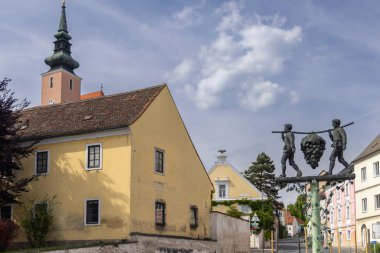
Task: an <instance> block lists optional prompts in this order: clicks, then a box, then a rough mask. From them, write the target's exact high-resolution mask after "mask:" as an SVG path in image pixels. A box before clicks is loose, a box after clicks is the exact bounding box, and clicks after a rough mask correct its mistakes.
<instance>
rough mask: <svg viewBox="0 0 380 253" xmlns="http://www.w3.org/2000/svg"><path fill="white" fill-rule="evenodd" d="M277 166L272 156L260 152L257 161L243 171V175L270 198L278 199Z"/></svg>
mask: <svg viewBox="0 0 380 253" xmlns="http://www.w3.org/2000/svg"><path fill="white" fill-rule="evenodd" d="M274 171H275V167H274V164H273V161H272V160H271V158H270V157H269V156H268V155H267V154H265V153H264V152H263V153H260V154H259V155H258V156H257V158H256V161H255V162H252V165H251V166H250V167H249V168H248V169H247V170H245V171H244V172H243V175H244V177H245V178H246V179H248V180H249V181H250V182H251V183H252V184H253V185H254V186H256V188H257V189H259V191H261V192H263V193H264V194H265V195H266V196H267V197H268V198H270V199H272V200H274V201H276V200H277V199H278V198H279V196H278V190H279V189H278V185H277V184H276V182H275V181H274V179H275V174H274Z"/></svg>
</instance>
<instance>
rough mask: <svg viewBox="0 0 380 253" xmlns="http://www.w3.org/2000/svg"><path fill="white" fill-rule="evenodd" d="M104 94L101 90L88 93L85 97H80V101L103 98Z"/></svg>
mask: <svg viewBox="0 0 380 253" xmlns="http://www.w3.org/2000/svg"><path fill="white" fill-rule="evenodd" d="M103 96H104V93H103V91H101V90H98V91H94V92H90V93H86V94H83V95H80V100H85V99H90V98H98V97H103Z"/></svg>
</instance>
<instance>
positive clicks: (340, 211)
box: [338, 207, 342, 220]
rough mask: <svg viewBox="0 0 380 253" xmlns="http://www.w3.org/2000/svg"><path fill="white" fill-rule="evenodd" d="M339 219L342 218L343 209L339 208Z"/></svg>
mask: <svg viewBox="0 0 380 253" xmlns="http://www.w3.org/2000/svg"><path fill="white" fill-rule="evenodd" d="M338 220H342V209H340V207H339V208H338Z"/></svg>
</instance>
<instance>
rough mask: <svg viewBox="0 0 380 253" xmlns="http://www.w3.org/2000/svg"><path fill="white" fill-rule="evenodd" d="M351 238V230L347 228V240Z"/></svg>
mask: <svg viewBox="0 0 380 253" xmlns="http://www.w3.org/2000/svg"><path fill="white" fill-rule="evenodd" d="M349 240H351V231H350V230H347V241H349Z"/></svg>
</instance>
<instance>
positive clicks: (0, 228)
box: [0, 220, 20, 251]
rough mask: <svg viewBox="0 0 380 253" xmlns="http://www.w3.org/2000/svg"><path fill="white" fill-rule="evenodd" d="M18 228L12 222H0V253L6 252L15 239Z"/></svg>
mask: <svg viewBox="0 0 380 253" xmlns="http://www.w3.org/2000/svg"><path fill="white" fill-rule="evenodd" d="M19 229H20V227H19V226H18V225H17V224H16V223H14V222H13V221H12V220H0V251H4V250H6V249H7V248H8V247H9V246H10V245H11V243H12V241H13V239H15V238H16V236H17V233H18V231H19Z"/></svg>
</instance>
